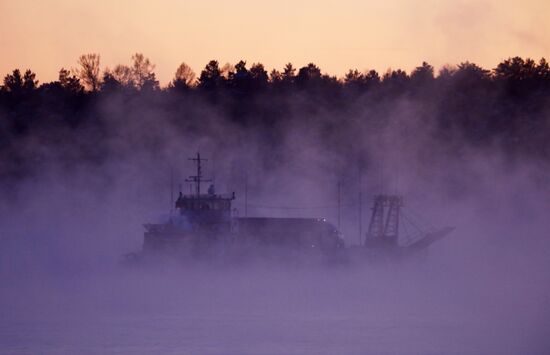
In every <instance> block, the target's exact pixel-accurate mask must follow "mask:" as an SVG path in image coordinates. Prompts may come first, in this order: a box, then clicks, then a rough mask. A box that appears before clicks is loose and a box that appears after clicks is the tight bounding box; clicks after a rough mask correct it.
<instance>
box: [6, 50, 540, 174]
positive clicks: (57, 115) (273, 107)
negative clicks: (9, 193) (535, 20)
mask: <svg viewBox="0 0 550 355" xmlns="http://www.w3.org/2000/svg"><path fill="white" fill-rule="evenodd" d="M77 64H78V66H77V68H76V69H73V70H68V69H64V68H62V69H61V70H60V71H59V78H58V80H56V81H53V82H49V83H42V84H41V83H39V81H38V80H37V78H36V75H35V73H33V72H32V71H31V70H25V71H20V70H18V69H15V70H13V72H11V73H9V74H7V75H6V76H5V77H4V80H3V83H2V85H1V87H0V136H1V139H0V159H1V160H0V164H1V168H2V169H1V172H0V174H2V176H3V177H21V176H25V175H27V174H28V173H29V172H32V171H33V170H35V169H36V167H37V166H39V165H40V164H47V162H48V161H49V159H56V160H61V161H65V162H67V163H68V164H76V163H83V162H91V163H97V164H101V163H102V162H103V161H105V159H107V158H109V157H110V156H113V155H116V154H123V153H121V150H120V149H119V148H120V144H114V143H113V141H114V140H116V139H117V137H118V138H120V139H123V140H124V141H125V142H126V143H127V145H124V147H125V148H124V149H126V150H132V149H135V150H145V151H152V152H154V151H155V150H158V149H159V147H162V146H163V144H164V141H165V134H166V131H165V130H159V129H156V128H155V127H164V128H166V127H168V129H169V130H171V131H173V132H176V133H177V134H176V136H177V135H178V134H179V135H181V136H186V137H188V136H193V135H194V136H201V135H207V136H208V135H209V136H211V137H212V139H214V140H216V139H217V140H219V141H220V145H222V146H223V144H227V142H225V143H224V142H223V140H224V139H225V138H223V133H224V132H225V131H227V133H229V132H235V131H237V132H249V133H253V134H255V136H256V137H257V136H259V137H261V138H260V140H261V141H262V142H263V144H265V147H266V148H265V149H266V152H265V154H266V155H267V154H270V155H272V156H273V154H274V152H275V153H276V152H277V149H279V148H281V147H282V146H283V145H284V144H285V135H286V134H287V133H288V131H289V130H292V129H293V128H295V127H301V128H304V127H305V128H307V129H308V130H310V131H311V132H314V134H316V136H317V137H318V138H319V139H318V141H319V144H321V145H323V146H324V148H325V149H326V150H327V151H331V152H334V153H336V154H342V156H344V155H348V156H349V154H355V155H360V154H363V153H364V152H363V151H362V150H364V147H365V145H364V144H357V140H361V141H366V140H369V139H373V137H376V135H377V134H380V133H381V132H382V130H384V129H388V126H389V122H390V118H392V122H396V119H397V122H399V120H403V124H404V125H406V124H410V122H407V120H409V121H410V120H414V121H415V122H416V125H415V127H418V129H420V130H424V131H425V133H426V132H427V133H428V134H429V136H430V137H431V138H433V140H434V141H436V142H438V144H439V146H438V148H442V150H444V151H446V152H448V154H459V153H460V151H461V150H462V149H464V147H469V148H473V149H484V148H487V147H495V146H498V147H499V149H502V150H503V151H504V152H506V154H507V156H508V157H509V158H510V159H516V158H523V157H529V158H532V159H540V160H543V161H548V160H549V158H550V143H549V140H548V137H549V133H550V68H549V65H548V63H547V62H546V60H545V59H540V60H539V61H534V60H532V59H523V58H520V57H514V58H509V59H506V60H504V61H502V62H501V63H499V64H498V65H497V66H496V67H495V68H494V69H491V70H488V69H484V68H482V67H480V66H478V65H476V64H473V63H469V62H464V63H461V64H458V65H457V66H445V67H443V68H441V69H440V70H439V71H438V72H437V73H436V72H435V70H434V68H433V67H432V66H431V65H429V64H428V63H422V65H420V66H419V67H417V68H415V69H414V70H413V71H412V72H411V73H407V72H405V71H403V70H388V71H387V72H385V73H378V72H376V71H375V70H370V71H366V72H360V71H358V70H350V71H349V72H348V73H347V74H346V75H345V76H344V77H343V78H337V77H335V76H331V75H328V74H324V73H323V72H322V70H321V69H320V68H319V67H318V66H316V65H315V64H313V63H310V64H308V65H306V66H304V67H301V68H295V67H294V66H293V65H292V64H290V63H289V64H287V65H286V66H285V67H284V68H282V69H281V70H276V69H273V70H271V71H270V72H268V71H267V70H266V68H265V67H264V66H263V65H262V64H260V63H254V64H252V65H250V66H247V63H246V62H245V61H240V62H238V63H236V64H235V65H231V64H225V65H223V66H220V64H219V63H218V62H217V61H215V60H212V61H210V62H209V63H208V64H207V65H206V66H205V68H204V69H203V70H202V71H201V72H200V74H199V75H198V76H197V75H196V74H195V73H194V72H193V70H192V69H191V68H190V67H189V66H188V65H186V64H185V63H182V64H181V65H180V66H179V67H178V68H177V70H176V73H175V75H174V78H173V80H172V81H171V82H170V83H169V84H168V85H167V86H166V87H160V85H159V82H158V80H157V78H156V75H155V72H154V69H155V66H154V65H153V63H151V61H150V60H149V59H148V58H146V57H145V56H143V55H142V54H139V53H138V54H135V55H134V56H132V58H131V64H130V65H122V64H121V65H117V66H115V67H114V68H105V69H102V68H101V63H100V56H99V55H97V54H87V55H83V56H81V57H80V58H79V59H78V62H77ZM397 116H398V117H397ZM396 117H397V118H396ZM215 127H216V129H213V128H215ZM153 128H155V129H153ZM129 131H131V132H132V133H131V134H130V133H128V132H129ZM213 131H215V133H213ZM357 132H367V133H365V134H363V135H358V133H357ZM349 137H353V138H352V139H351V140H354V141H353V142H351V141H350V139H349ZM241 143H242V144H245V143H246V142H245V143H243V142H241ZM127 153H131V152H130V151H127ZM275 155H276V154H275Z"/></svg>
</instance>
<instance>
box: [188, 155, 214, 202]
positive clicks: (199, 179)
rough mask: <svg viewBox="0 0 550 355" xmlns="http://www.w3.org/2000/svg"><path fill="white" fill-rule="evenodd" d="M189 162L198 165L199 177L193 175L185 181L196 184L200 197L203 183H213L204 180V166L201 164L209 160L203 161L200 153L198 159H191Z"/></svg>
mask: <svg viewBox="0 0 550 355" xmlns="http://www.w3.org/2000/svg"><path fill="white" fill-rule="evenodd" d="M189 160H192V161H194V162H195V163H196V164H197V175H191V176H189V178H188V179H185V181H187V182H194V183H195V187H196V191H197V197H200V195H201V182H211V181H212V180H209V179H208V180H204V179H203V178H202V166H201V162H203V161H208V159H201V155H200V153H197V157H196V158H189Z"/></svg>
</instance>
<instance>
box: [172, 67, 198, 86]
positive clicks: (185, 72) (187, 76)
mask: <svg viewBox="0 0 550 355" xmlns="http://www.w3.org/2000/svg"><path fill="white" fill-rule="evenodd" d="M195 79H196V75H195V72H194V71H193V69H191V67H190V66H189V65H187V64H185V63H181V64H180V66H179V67H178V69H177V70H176V74H175V75H174V80H173V81H172V86H173V87H179V86H182V87H192V86H194V85H195Z"/></svg>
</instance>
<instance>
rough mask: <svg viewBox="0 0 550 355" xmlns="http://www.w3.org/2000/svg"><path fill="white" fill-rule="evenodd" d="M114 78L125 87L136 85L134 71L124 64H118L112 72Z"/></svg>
mask: <svg viewBox="0 0 550 355" xmlns="http://www.w3.org/2000/svg"><path fill="white" fill-rule="evenodd" d="M111 75H112V76H113V78H114V79H115V80H116V81H118V82H119V83H120V84H122V85H124V86H133V85H134V76H133V74H132V69H131V68H130V67H129V66H127V65H123V64H118V65H117V66H115V67H114V69H113V70H112V71H111Z"/></svg>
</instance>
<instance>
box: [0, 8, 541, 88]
mask: <svg viewBox="0 0 550 355" xmlns="http://www.w3.org/2000/svg"><path fill="white" fill-rule="evenodd" d="M278 5H279V7H277V8H275V7H274V6H273V5H272V4H266V3H262V4H261V5H257V4H255V3H254V2H252V1H250V0H239V1H237V2H226V1H222V2H220V3H217V4H215V5H211V4H210V5H209V4H202V3H200V2H199V1H189V2H185V3H180V2H175V1H170V0H164V1H162V2H161V4H160V5H159V3H155V5H154V6H153V5H149V4H148V3H146V2H131V1H129V0H123V1H119V2H117V3H116V4H111V3H110V2H108V1H105V0H101V1H98V2H96V3H94V6H93V7H91V6H89V5H86V4H82V3H74V2H71V1H67V0H55V1H50V2H48V3H47V4H46V3H18V2H14V1H1V2H0V10H1V11H2V13H4V14H5V21H3V22H2V23H1V24H0V31H2V32H3V33H10V34H11V35H10V36H5V37H4V38H2V39H0V44H1V47H2V48H5V49H7V50H4V53H3V54H4V55H3V56H2V57H1V58H0V74H2V75H6V74H8V73H11V72H12V71H13V70H14V69H20V70H25V69H31V70H32V71H33V72H35V73H36V74H37V78H38V79H39V80H40V82H41V83H44V82H51V81H54V80H56V79H57V75H58V72H59V70H60V69H61V68H65V69H73V68H76V67H77V60H78V57H79V56H80V55H82V54H86V53H97V54H99V55H101V68H102V70H104V69H105V68H107V67H108V68H113V67H114V66H115V65H117V64H129V63H130V57H131V56H132V55H133V54H134V53H143V54H144V55H145V56H146V57H148V58H149V59H150V60H151V62H152V63H153V64H155V72H156V74H157V79H158V80H159V82H160V84H161V86H166V85H167V84H168V83H169V82H170V81H171V80H172V78H173V76H174V73H175V71H176V69H177V67H178V66H179V64H181V63H182V62H185V63H186V64H188V65H189V66H190V67H191V68H192V69H193V71H194V72H195V73H196V74H197V76H198V75H199V74H200V71H201V70H202V69H203V68H204V65H206V63H208V61H210V60H212V59H214V60H217V61H218V62H219V63H220V66H223V65H224V64H225V63H231V64H235V63H237V62H238V61H239V60H241V59H242V60H246V62H247V65H248V66H250V65H252V64H253V63H262V64H263V65H264V66H265V68H266V69H267V70H268V71H270V70H271V69H277V70H281V69H282V68H283V66H284V65H285V64H286V63H289V62H290V63H292V64H293V65H294V66H295V67H298V68H299V67H302V66H305V65H307V64H308V63H315V64H316V65H317V66H319V67H320V68H321V70H322V72H323V73H324V74H329V75H331V76H336V77H338V78H341V77H343V76H344V75H345V74H346V72H347V71H348V70H350V69H352V70H353V69H357V70H359V71H366V70H370V69H374V70H376V71H377V72H379V73H384V72H385V71H387V70H388V69H402V70H405V71H406V72H407V73H410V72H411V71H412V70H413V69H414V68H415V67H417V66H419V65H421V64H422V62H424V61H425V62H427V63H429V64H430V65H432V66H433V67H434V68H435V69H436V70H437V69H440V68H442V67H444V66H445V65H457V64H459V63H461V62H465V61H469V62H471V63H475V64H477V65H479V66H481V67H483V68H486V69H493V68H494V67H495V66H496V65H497V64H498V63H499V62H501V61H502V60H505V59H507V58H510V57H515V56H520V57H524V58H525V57H528V58H532V59H534V60H539V59H540V58H542V57H544V58H548V57H549V53H550V45H549V44H548V43H550V24H548V23H546V22H545V17H544V14H545V13H548V12H550V4H548V3H546V2H544V1H540V0H531V1H528V2H522V3H521V4H518V3H514V2H513V1H508V0H506V1H494V0H487V1H481V2H473V1H449V2H445V3H444V4H441V3H438V2H436V1H429V2H422V3H421V4H418V3H416V2H415V1H412V0H397V1H394V2H391V3H383V2H378V1H377V2H371V3H368V4H366V3H363V2H360V1H357V0H345V1H343V2H338V4H336V3H335V2H331V1H328V2H323V3H321V4H316V3H314V2H312V1H309V0H308V1H304V2H301V3H299V4H293V3H290V2H283V3H280V2H279V3H278ZM285 6H286V7H285ZM128 8H131V11H127V9H128ZM287 8H288V9H289V10H288V11H285V9H287ZM279 9H280V10H279ZM312 9H313V10H312ZM204 13H207V14H209V16H210V17H211V18H209V19H207V20H203V19H202V16H200V15H201V14H204ZM211 23H215V24H216V26H205V24H211ZM327 23H328V24H330V25H329V26H327ZM121 43H122V45H121Z"/></svg>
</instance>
